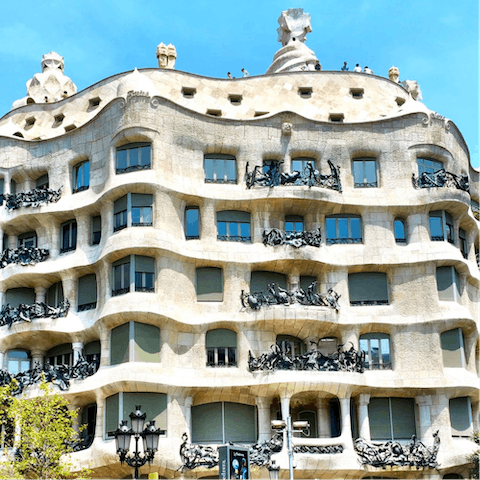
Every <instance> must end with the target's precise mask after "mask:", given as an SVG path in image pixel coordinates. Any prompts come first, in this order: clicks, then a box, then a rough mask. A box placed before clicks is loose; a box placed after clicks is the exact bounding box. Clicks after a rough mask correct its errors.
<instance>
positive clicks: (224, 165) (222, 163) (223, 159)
mask: <svg viewBox="0 0 480 480" xmlns="http://www.w3.org/2000/svg"><path fill="white" fill-rule="evenodd" d="M217 162H219V163H217ZM230 162H233V169H232V168H231V164H230ZM210 163H211V166H210ZM229 165H230V168H228V167H229ZM203 170H204V176H205V183H221V184H237V181H238V180H237V179H238V172H237V159H236V157H235V155H227V154H224V153H208V154H205V155H204V156H203ZM222 170H223V176H222V175H219V174H220V173H221V171H222ZM210 173H211V175H210ZM232 173H233V175H232Z"/></svg>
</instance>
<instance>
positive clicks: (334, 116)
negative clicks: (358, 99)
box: [328, 113, 345, 123]
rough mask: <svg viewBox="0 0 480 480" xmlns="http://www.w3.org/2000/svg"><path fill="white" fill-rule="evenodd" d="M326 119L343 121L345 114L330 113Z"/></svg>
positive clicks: (336, 121) (337, 121)
mask: <svg viewBox="0 0 480 480" xmlns="http://www.w3.org/2000/svg"><path fill="white" fill-rule="evenodd" d="M328 120H329V121H330V122H335V123H343V121H344V120H345V115H344V114H343V113H330V115H329V116H328Z"/></svg>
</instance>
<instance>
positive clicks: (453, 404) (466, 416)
mask: <svg viewBox="0 0 480 480" xmlns="http://www.w3.org/2000/svg"><path fill="white" fill-rule="evenodd" d="M449 410H450V425H451V427H452V436H453V437H465V438H470V436H471V435H472V404H471V401H470V397H457V398H451V399H450V401H449Z"/></svg>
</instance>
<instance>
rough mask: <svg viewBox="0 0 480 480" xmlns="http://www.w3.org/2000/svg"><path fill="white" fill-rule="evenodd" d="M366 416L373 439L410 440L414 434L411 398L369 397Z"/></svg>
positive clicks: (413, 406) (413, 405) (413, 407)
mask: <svg viewBox="0 0 480 480" xmlns="http://www.w3.org/2000/svg"><path fill="white" fill-rule="evenodd" d="M368 416H369V419H370V436H371V438H372V440H373V441H383V442H385V441H388V440H410V439H411V438H412V435H415V434H416V428H415V404H414V400H413V398H395V397H393V398H371V399H370V403H369V405H368Z"/></svg>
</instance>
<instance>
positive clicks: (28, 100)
mask: <svg viewBox="0 0 480 480" xmlns="http://www.w3.org/2000/svg"><path fill="white" fill-rule="evenodd" d="M34 103H35V100H34V99H33V98H27V105H33V104H34Z"/></svg>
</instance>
